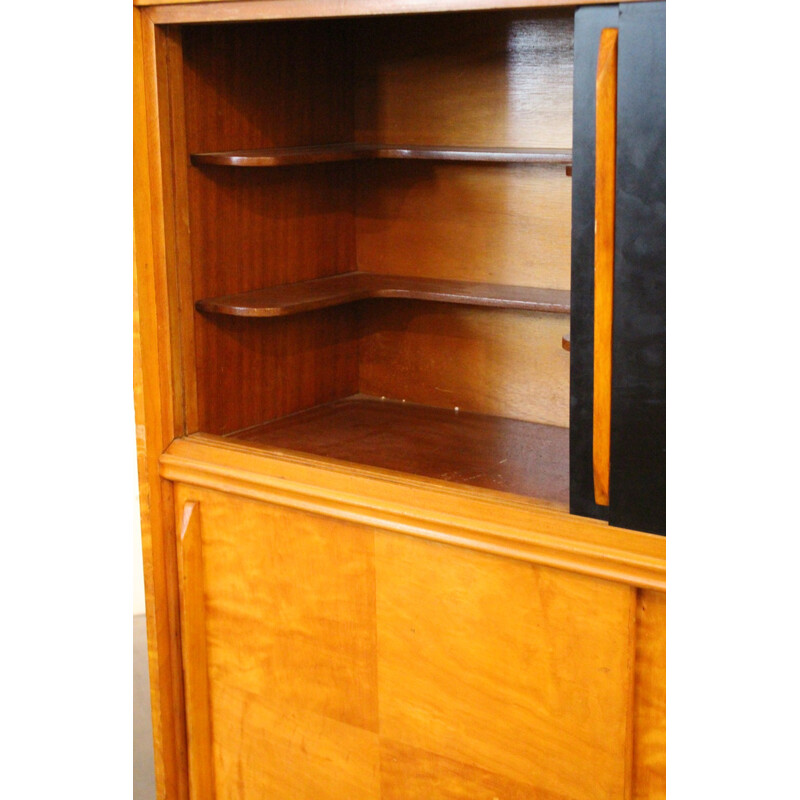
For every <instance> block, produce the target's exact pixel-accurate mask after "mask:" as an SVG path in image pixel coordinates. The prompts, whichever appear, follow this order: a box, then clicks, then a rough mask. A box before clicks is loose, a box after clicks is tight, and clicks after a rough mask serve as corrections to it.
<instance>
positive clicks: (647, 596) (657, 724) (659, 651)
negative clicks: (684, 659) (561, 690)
mask: <svg viewBox="0 0 800 800" xmlns="http://www.w3.org/2000/svg"><path fill="white" fill-rule="evenodd" d="M636 629H637V633H636V694H635V705H634V732H633V736H634V738H633V764H634V771H633V800H663V798H665V797H666V794H667V770H666V755H667V753H666V750H667V719H666V714H667V710H666V667H667V659H666V635H667V603H666V595H664V594H663V593H661V592H652V591H646V590H640V591H639V597H638V606H637V610H636Z"/></svg>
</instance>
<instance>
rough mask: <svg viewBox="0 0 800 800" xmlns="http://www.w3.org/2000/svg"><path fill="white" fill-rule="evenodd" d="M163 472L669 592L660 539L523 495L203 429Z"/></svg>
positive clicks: (174, 449) (166, 459) (171, 456)
mask: <svg viewBox="0 0 800 800" xmlns="http://www.w3.org/2000/svg"><path fill="white" fill-rule="evenodd" d="M161 474H162V476H163V477H164V478H165V479H167V480H169V481H182V482H189V483H192V484H195V485H197V486H200V487H206V488H213V489H216V490H218V491H220V492H224V493H227V494H229V495H231V496H235V497H242V498H248V499H257V500H261V501H265V502H270V503H275V504H278V505H280V506H283V507H286V508H292V509H300V510H304V511H307V512H312V513H315V514H321V515H323V516H326V517H331V518H333V519H340V520H345V521H349V522H358V523H361V524H364V525H369V526H372V527H375V528H380V529H381V530H390V531H398V532H402V533H404V534H406V535H409V536H416V537H420V538H423V539H425V540H428V541H434V542H443V543H449V544H456V545H458V546H459V547H463V548H467V549H472V550H477V551H480V552H485V553H492V554H495V555H502V556H506V557H508V558H514V559H516V560H518V561H521V562H525V563H532V564H544V565H548V566H552V567H556V568H559V569H563V570H567V571H568V572H575V573H578V574H582V575H591V576H594V577H597V578H602V579H604V580H607V581H612V582H621V583H624V584H626V585H629V586H639V587H642V588H649V589H657V590H660V591H664V589H665V584H666V542H665V539H664V537H662V536H651V535H648V534H644V533H637V532H636V531H630V530H625V529H623V528H615V527H613V526H610V525H607V524H605V523H603V522H599V521H597V520H593V519H588V518H586V517H578V516H574V515H571V514H567V513H564V512H561V511H558V510H555V509H549V508H543V507H542V505H541V504H540V503H537V502H534V501H532V500H526V499H525V498H521V497H510V496H509V495H502V494H498V493H497V492H490V491H488V490H484V489H476V488H471V487H466V486H453V485H450V486H443V485H442V484H441V483H438V482H437V483H433V482H431V481H426V480H425V479H423V478H419V479H414V478H410V477H409V478H404V479H403V480H397V479H396V477H395V476H394V475H387V474H386V473H382V472H381V471H380V470H375V469H369V468H359V467H354V466H352V465H347V466H342V465H340V464H336V463H334V462H332V461H330V460H328V459H324V458H319V457H316V458H315V457H311V456H301V455H297V454H287V453H282V452H280V451H278V450H273V451H271V452H266V451H265V450H264V449H256V448H252V447H248V446H247V445H244V444H241V443H236V442H233V441H231V440H230V439H223V438H221V437H218V436H209V435H205V434H197V435H194V436H191V437H188V438H186V439H179V440H176V441H174V442H173V443H172V444H171V445H170V446H169V448H168V450H167V452H166V453H165V454H164V455H163V456H162V457H161Z"/></svg>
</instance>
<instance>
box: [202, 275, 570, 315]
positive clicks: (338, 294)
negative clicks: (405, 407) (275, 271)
mask: <svg viewBox="0 0 800 800" xmlns="http://www.w3.org/2000/svg"><path fill="white" fill-rule="evenodd" d="M377 297H394V298H405V299H409V300H430V301H433V302H437V303H455V304H457V305H468V306H487V307H494V308H507V309H518V310H525V311H547V312H550V313H555V314H569V292H565V291H563V290H559V289H538V288H531V287H527V286H503V285H501V284H489V283H475V282H473V281H443V280H437V279H434V278H407V277H403V276H400V275H377V274H374V273H369V272H348V273H344V274H342V275H334V276H331V277H329V278H316V279H315V280H312V281H301V282H298V283H289V284H284V285H282V286H275V287H272V288H270V289H260V290H257V291H255V292H246V293H244V294H239V295H229V296H227V297H214V298H207V299H204V300H199V301H198V302H197V303H196V307H197V309H198V311H204V312H206V313H209V314H227V315H229V316H234V317H280V316H286V315H289V314H297V313H300V312H302V311H314V310H316V309H319V308H328V307H330V306H336V305H344V304H347V303H353V302H356V301H358V300H366V299H369V298H377Z"/></svg>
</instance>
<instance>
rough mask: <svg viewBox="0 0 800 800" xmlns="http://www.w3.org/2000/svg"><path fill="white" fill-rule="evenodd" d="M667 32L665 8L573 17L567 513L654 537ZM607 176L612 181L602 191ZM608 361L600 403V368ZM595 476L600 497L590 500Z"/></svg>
mask: <svg viewBox="0 0 800 800" xmlns="http://www.w3.org/2000/svg"><path fill="white" fill-rule="evenodd" d="M605 29H616V31H617V37H616V38H617V43H616V46H615V52H614V53H613V59H614V60H615V61H616V64H614V63H612V62H607V61H606V60H605V59H606V56H608V53H605V54H604V55H603V56H602V57H601V65H600V73H598V52H599V51H600V49H601V46H603V45H601V34H602V31H603V30H605ZM665 31H666V23H665V4H664V3H662V2H659V3H631V4H623V5H620V6H605V7H593V8H583V9H580V10H579V11H578V12H577V13H576V17H575V94H574V134H573V136H574V141H573V159H574V167H573V240H572V245H573V250H572V321H571V341H572V345H571V347H572V349H571V355H572V360H571V378H570V380H571V388H570V431H571V433H570V437H571V440H570V507H571V510H572V512H573V513H576V514H582V515H584V516H591V517H596V518H600V519H608V520H609V522H611V523H612V524H614V525H617V526H620V527H625V528H633V529H635V530H642V531H647V532H651V533H659V534H663V533H665V527H666V478H665V473H666V369H665V364H666V336H665V326H666V270H665V265H666V246H665V237H666V174H665V165H666V122H665V108H666V89H665V86H666V77H665V75H666V73H665V39H666V36H665ZM606 44H608V41H607V42H606ZM604 68H605V73H606V74H605V76H604V75H603V74H602V73H603V71H604ZM609 75H610V76H611V81H612V83H613V84H615V87H614V96H615V105H616V108H615V109H614V108H613V105H612V116H613V119H612V125H613V126H614V127H615V129H616V130H615V135H614V137H613V139H612V142H613V153H612V157H613V160H612V162H611V166H610V167H608V166H606V167H604V166H603V164H604V153H603V152H601V153H600V155H599V156H598V153H597V152H596V143H597V142H598V141H600V142H602V137H603V131H604V130H605V129H604V128H603V126H604V125H606V124H607V119H606V118H605V117H604V116H603V114H602V93H603V92H604V91H605V89H604V88H601V89H600V90H598V91H596V87H597V86H601V87H602V86H603V84H602V83H601V82H602V81H603V80H605V78H607V77H608V76H609ZM598 102H599V103H600V107H598ZM598 120H600V121H599V123H598ZM598 136H599V137H600V139H599V140H598ZM600 147H601V148H602V147H603V145H602V144H601V145H600ZM605 155H607V153H606V154H605ZM605 163H606V164H607V161H606V162H605ZM604 169H610V170H611V173H612V175H611V181H610V182H609V181H608V180H607V176H605V175H604V173H603V170H604ZM598 170H599V172H598ZM596 178H597V179H596ZM609 183H610V185H611V186H612V187H613V191H614V197H613V198H612V202H611V214H610V216H609V217H604V216H603V210H602V193H603V186H608V185H609ZM599 195H600V196H599ZM608 219H610V220H611V221H610V222H608V221H607V220H608ZM604 220H605V222H604ZM604 224H605V225H607V226H610V227H609V230H610V232H611V235H610V237H606V242H605V244H606V245H607V246H608V247H609V257H608V260H609V262H610V263H612V264H613V268H612V269H613V272H612V273H611V275H612V278H611V282H610V286H611V287H613V288H612V289H611V290H610V291H609V293H608V296H607V297H605V292H606V289H605V288H604V287H603V284H602V282H597V281H602V277H601V272H599V270H602V263H601V262H602V260H603V256H602V251H601V248H602V247H603V246H604V244H603V228H604ZM612 258H613V261H612ZM596 286H598V287H599V288H598V291H597V293H596V292H595V287H596ZM596 311H597V315H596V313H595V312H596ZM602 314H608V319H609V325H610V327H611V335H610V341H607V340H605V339H603V338H601V336H600V335H598V336H597V338H596V336H595V333H596V331H597V330H598V328H597V327H596V326H597V324H598V322H599V321H600V315H602ZM598 358H599V361H598ZM604 360H605V361H604ZM608 362H610V380H609V381H608V386H607V392H608V398H607V401H606V400H604V399H603V387H602V381H603V376H602V373H601V369H602V363H608ZM598 363H600V364H601V367H600V368H596V365H597V364H598ZM598 386H600V392H599V396H600V401H599V402H598V400H597V398H598ZM605 402H607V403H608V405H609V406H610V417H609V418H608V419H606V420H605V423H604V424H605V426H606V427H607V430H608V439H607V442H606V445H605V450H604V448H603V446H602V445H601V446H600V447H599V448H598V443H597V430H598V427H599V426H600V425H602V424H603V414H602V412H601V408H602V405H603V404H604V403H605ZM601 438H602V437H601ZM598 473H600V474H601V475H603V477H601V478H600V483H601V484H602V482H603V481H605V482H606V485H607V493H605V495H604V492H603V491H602V490H600V491H598Z"/></svg>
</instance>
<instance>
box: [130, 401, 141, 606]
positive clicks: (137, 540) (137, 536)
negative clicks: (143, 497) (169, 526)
mask: <svg viewBox="0 0 800 800" xmlns="http://www.w3.org/2000/svg"><path fill="white" fill-rule="evenodd" d="M131 421H132V422H133V408H131ZM130 451H131V457H130V463H131V470H130V475H129V478H128V483H129V485H130V487H131V501H132V503H131V514H130V520H131V529H132V533H133V613H134V614H144V572H143V568H142V529H141V527H140V520H139V482H138V477H137V473H136V424H135V423H133V424H132V425H131V444H130Z"/></svg>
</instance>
